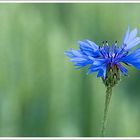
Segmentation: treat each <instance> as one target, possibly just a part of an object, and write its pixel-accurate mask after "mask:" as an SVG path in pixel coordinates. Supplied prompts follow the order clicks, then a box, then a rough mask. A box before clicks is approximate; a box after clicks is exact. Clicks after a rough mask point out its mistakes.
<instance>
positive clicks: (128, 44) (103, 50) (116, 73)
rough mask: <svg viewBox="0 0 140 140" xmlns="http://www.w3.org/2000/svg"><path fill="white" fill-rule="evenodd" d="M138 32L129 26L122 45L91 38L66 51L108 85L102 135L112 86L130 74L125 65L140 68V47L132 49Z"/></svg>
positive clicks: (72, 59) (72, 58)
mask: <svg viewBox="0 0 140 140" xmlns="http://www.w3.org/2000/svg"><path fill="white" fill-rule="evenodd" d="M137 32H138V31H137V29H136V28H135V29H134V30H133V31H131V32H130V28H129V27H128V29H127V31H126V33H125V35H124V38H123V41H122V44H121V46H119V45H118V43H117V41H115V43H114V44H113V45H112V46H109V45H108V42H107V41H105V42H104V41H103V45H102V46H98V45H96V44H95V43H94V42H92V41H90V40H84V41H79V42H78V43H79V48H80V49H79V50H74V49H70V50H69V51H66V52H65V54H66V55H67V56H68V57H70V61H71V62H73V63H74V65H75V66H76V67H77V69H81V68H83V67H85V66H89V67H88V72H87V73H88V74H91V73H93V72H98V74H97V77H101V78H102V80H103V82H104V84H105V86H106V97H105V108H104V116H103V124H102V130H101V136H104V132H105V126H106V125H105V123H106V120H107V112H108V107H109V103H110V99H111V95H112V87H114V86H115V85H116V84H117V83H118V81H119V80H120V76H121V75H127V74H128V70H127V68H126V67H125V65H128V66H134V67H135V68H137V69H139V70H140V48H138V49H136V50H132V48H133V47H135V46H137V45H138V44H139V43H140V37H137Z"/></svg>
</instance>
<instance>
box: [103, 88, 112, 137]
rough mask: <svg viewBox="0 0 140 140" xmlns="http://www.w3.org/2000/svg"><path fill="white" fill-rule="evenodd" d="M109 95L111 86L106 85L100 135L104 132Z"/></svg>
mask: <svg viewBox="0 0 140 140" xmlns="http://www.w3.org/2000/svg"><path fill="white" fill-rule="evenodd" d="M111 95H112V87H111V86H108V87H107V90H106V98H105V108H104V117H103V123H102V130H101V136H102V137H103V136H104V133H105V128H106V120H107V113H108V107H109V103H110V99H111Z"/></svg>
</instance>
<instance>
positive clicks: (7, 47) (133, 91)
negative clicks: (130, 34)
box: [0, 3, 140, 137]
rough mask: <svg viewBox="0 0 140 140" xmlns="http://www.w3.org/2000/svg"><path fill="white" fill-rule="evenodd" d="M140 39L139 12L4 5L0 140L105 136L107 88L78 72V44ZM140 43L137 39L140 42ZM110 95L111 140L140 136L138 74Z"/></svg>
mask: <svg viewBox="0 0 140 140" xmlns="http://www.w3.org/2000/svg"><path fill="white" fill-rule="evenodd" d="M128 25H130V27H131V29H133V28H135V27H137V28H138V30H139V31H140V4H94V3H92V4H47V3H46V4H16V3H13V4H2V3H1V4H0V136H40V137H41V136H46V137H49V136H50V137H52V136H54V137H57V136H66V137H85V136H87V137H89V136H92V137H94V136H100V130H101V122H102V118H103V109H104V99H105V90H106V89H105V86H104V85H103V83H102V80H101V79H99V78H96V74H95V73H94V74H93V75H86V71H87V69H86V68H85V69H82V70H75V69H74V66H73V64H72V63H71V62H69V59H68V58H67V57H66V56H65V55H64V51H66V50H68V49H70V48H74V49H78V45H77V41H79V40H83V39H89V40H92V41H95V42H96V43H97V44H98V45H101V44H102V43H101V42H102V40H108V42H109V44H112V43H113V42H114V41H116V40H118V43H119V44H120V45H121V42H122V39H123V36H124V33H125V31H126V30H127V27H128ZM139 36H140V34H139ZM128 69H129V76H127V77H122V80H121V82H119V84H118V85H117V86H116V87H115V88H114V89H113V96H112V99H111V104H110V108H109V114H108V121H107V128H106V136H112V137H113V136H119V137H121V136H122V137H123V136H133V137H135V136H140V71H138V70H136V69H135V68H132V67H130V68H128Z"/></svg>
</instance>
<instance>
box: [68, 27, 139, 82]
mask: <svg viewBox="0 0 140 140" xmlns="http://www.w3.org/2000/svg"><path fill="white" fill-rule="evenodd" d="M137 32H138V31H137V29H136V28H135V29H134V30H132V31H131V32H130V28H129V27H128V29H127V31H126V33H125V35H124V39H123V41H122V45H121V46H118V44H117V41H115V43H114V44H113V45H112V46H109V45H108V42H107V41H105V42H104V41H103V45H102V47H101V46H98V45H96V44H95V43H94V42H92V41H90V40H84V41H79V42H78V44H79V48H80V49H79V50H74V49H70V50H69V51H66V52H65V54H66V55H67V56H68V57H70V61H71V62H73V63H74V65H75V66H76V67H77V69H80V68H83V67H85V66H87V65H88V66H89V68H88V72H87V73H88V74H90V73H93V72H98V74H97V77H102V79H103V80H106V81H107V78H108V80H109V81H110V80H111V81H112V78H113V79H115V80H116V79H117V80H119V79H120V71H121V73H122V74H123V75H127V73H128V70H127V69H126V68H125V67H124V65H129V66H130V65H131V66H134V67H135V68H137V69H140V48H138V49H136V50H135V51H132V48H133V47H134V46H136V45H138V44H139V43H140V37H137ZM122 64H124V65H122Z"/></svg>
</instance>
